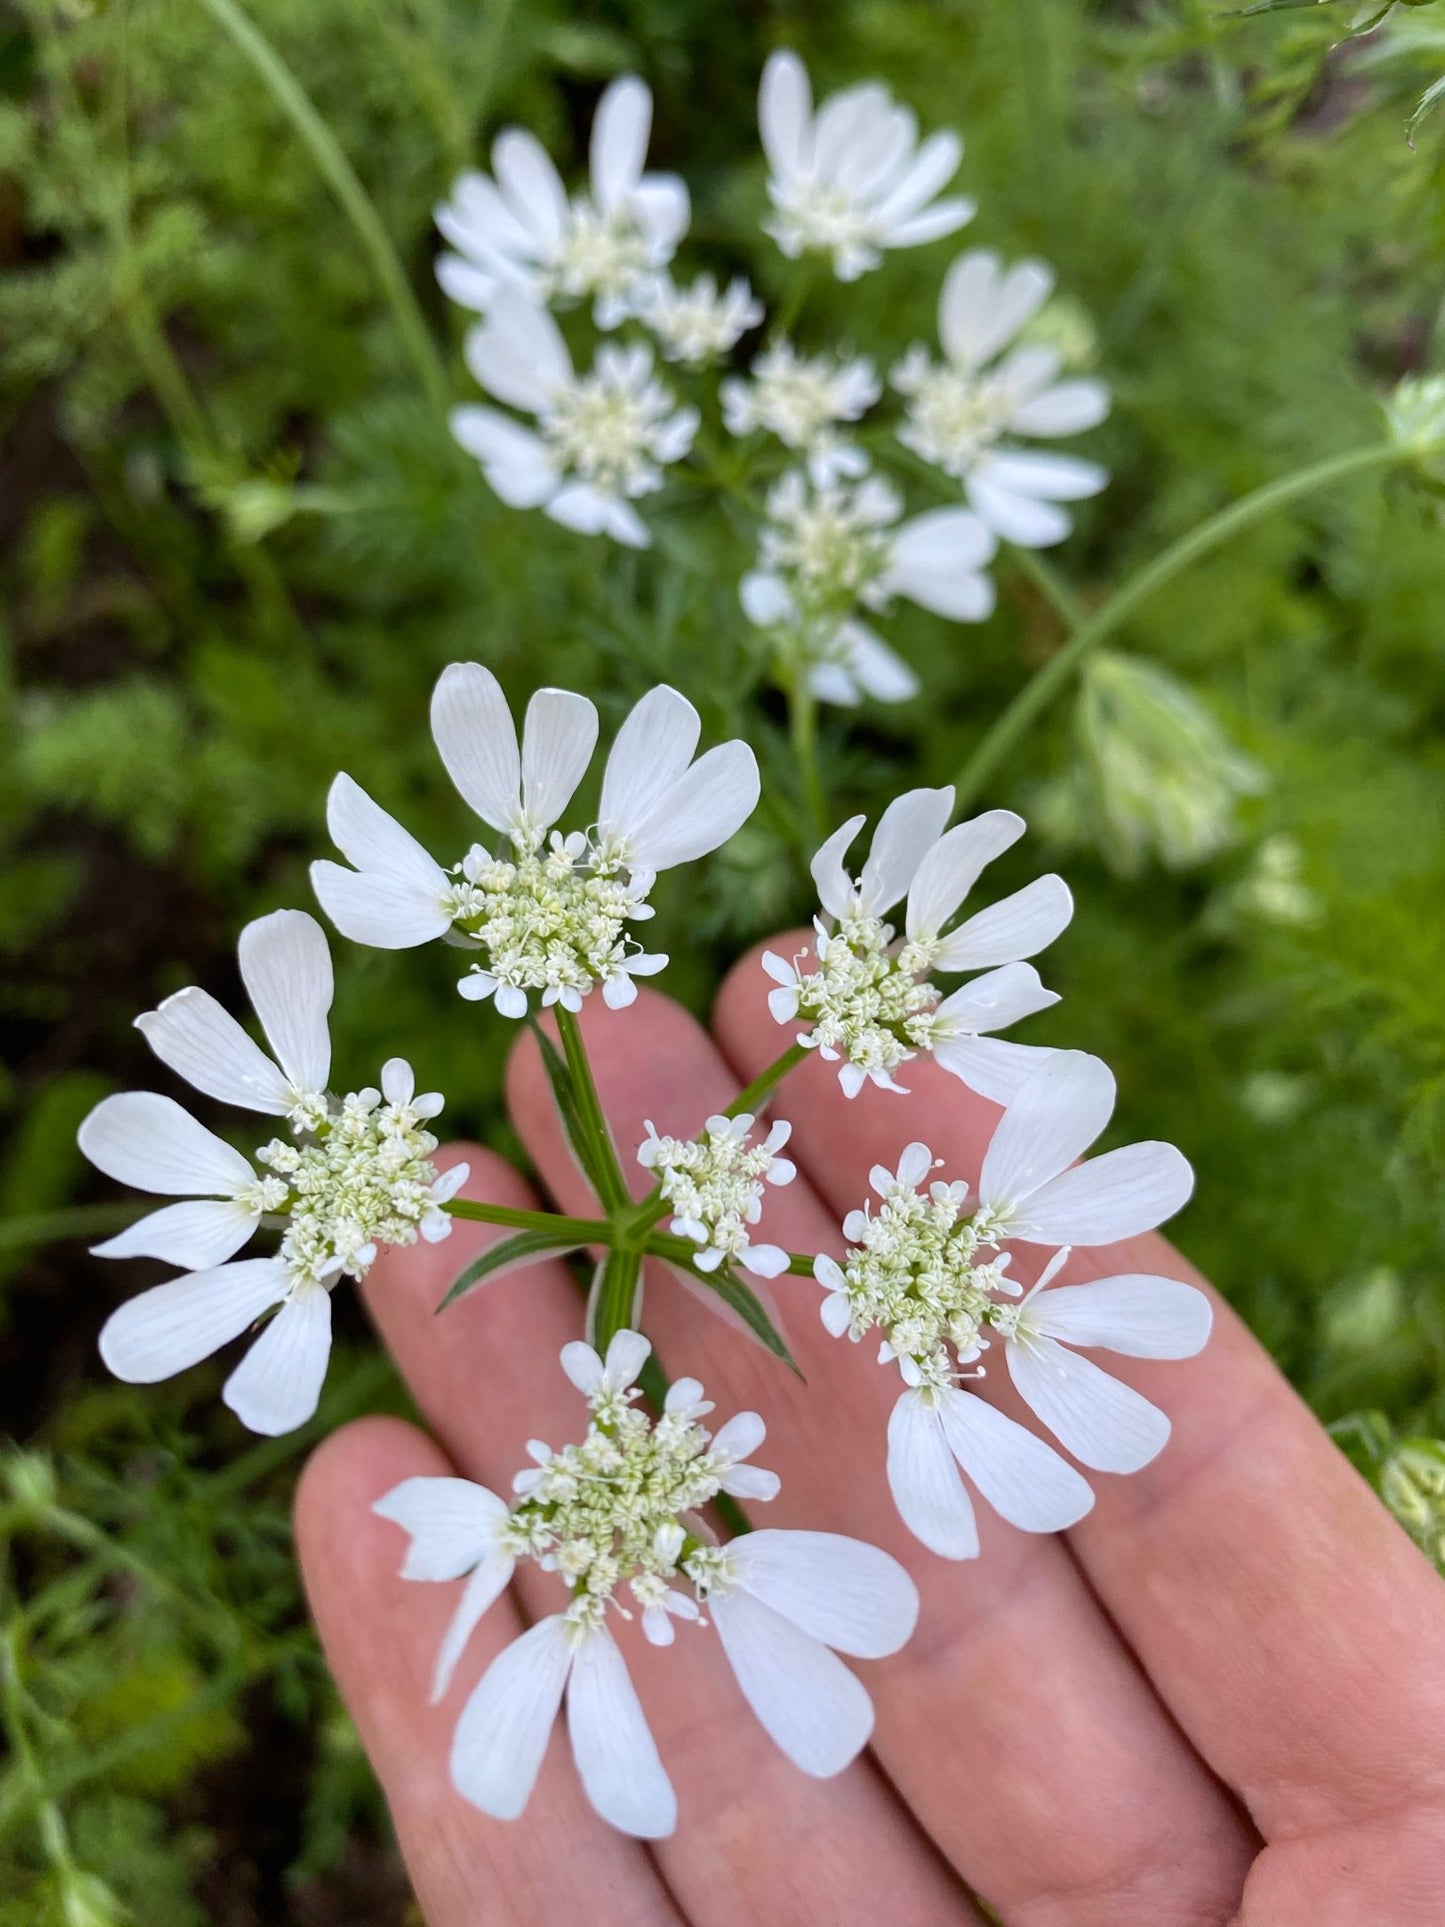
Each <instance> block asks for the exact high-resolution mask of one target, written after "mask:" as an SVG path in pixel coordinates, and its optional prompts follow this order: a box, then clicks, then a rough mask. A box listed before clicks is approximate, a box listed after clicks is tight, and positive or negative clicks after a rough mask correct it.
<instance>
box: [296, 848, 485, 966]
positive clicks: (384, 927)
mask: <svg viewBox="0 0 1445 1927" xmlns="http://www.w3.org/2000/svg"><path fill="white" fill-rule="evenodd" d="M311 888H312V889H313V890H314V891H315V892H316V901H317V902H318V903H319V904H320V905H321V908H322V909H323V910H324V911H325V912H326V914H327V916H328V917H330V919H331V921H332V922H333V923H334V924H335V925H336V928H337V929H338V930H339V931H340V932H341V934H342V936H343V937H349V938H350V939H351V941H352V942H353V943H364V944H369V945H370V946H371V948H372V949H374V950H411V949H414V948H415V947H416V945H417V944H420V943H431V942H432V941H433V940H434V939H435V938H437V937H439V936H441V935H442V933H443V932H444V931H446V930H449V929H450V928H451V924H452V913H451V911H450V910H447V909H445V908H443V907H442V905H440V904H439V903H438V902H437V901H436V899H435V897H434V896H432V895H430V894H429V893H427V892H425V891H422V890H418V889H417V888H416V886H415V885H414V884H411V883H408V882H406V881H405V879H404V878H401V877H396V876H387V875H384V874H383V873H382V872H380V871H376V870H365V871H356V870H348V869H347V868H346V867H345V865H344V864H341V863H329V862H327V861H326V860H325V859H324V858H323V859H322V860H321V861H320V862H317V863H313V864H312V866H311Z"/></svg>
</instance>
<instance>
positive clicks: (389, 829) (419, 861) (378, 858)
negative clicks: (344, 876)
mask: <svg viewBox="0 0 1445 1927" xmlns="http://www.w3.org/2000/svg"><path fill="white" fill-rule="evenodd" d="M326 827H327V829H328V830H329V831H330V832H331V840H332V842H333V843H334V844H335V845H336V847H337V849H338V850H340V852H341V854H342V855H343V856H344V857H345V858H346V860H347V862H348V863H350V864H351V865H353V867H354V868H356V869H358V870H365V871H370V872H372V873H374V874H376V875H378V876H384V877H390V878H393V879H395V880H396V881H397V882H398V883H406V884H409V885H410V886H411V888H412V889H413V890H415V891H416V892H417V894H418V896H420V897H424V898H427V899H428V900H429V901H431V902H435V901H436V900H437V899H438V898H439V897H441V896H443V895H445V893H446V891H447V889H448V888H449V885H448V882H447V874H446V871H445V870H443V868H442V866H441V865H440V864H439V863H437V862H435V861H434V860H433V858H432V857H431V856H430V855H428V853H427V851H426V850H424V849H423V848H422V846H421V844H420V843H418V842H417V840H416V838H415V837H414V836H413V835H412V833H411V831H410V830H405V829H403V828H402V826H401V824H400V823H398V822H397V820H396V818H395V817H394V816H391V815H389V814H388V813H387V811H385V810H384V809H382V808H381V807H380V805H379V804H377V803H374V802H373V801H372V799H371V798H370V797H369V796H368V795H367V793H366V791H365V790H364V789H363V788H362V787H361V785H360V784H359V783H354V782H353V781H352V780H351V778H350V777H349V776H347V775H345V774H344V773H343V774H342V775H340V776H338V777H337V778H336V780H335V781H334V782H333V783H332V785H331V788H330V790H329V792H328V793H327V797H326Z"/></svg>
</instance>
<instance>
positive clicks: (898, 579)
mask: <svg viewBox="0 0 1445 1927" xmlns="http://www.w3.org/2000/svg"><path fill="white" fill-rule="evenodd" d="M997 547H998V543H997V542H996V540H995V539H994V535H993V532H992V530H991V529H988V528H986V527H985V526H984V524H983V523H982V522H980V521H979V519H978V517H977V516H976V515H974V514H972V513H971V512H970V511H969V510H968V509H966V508H944V509H931V510H929V511H928V513H927V514H924V515H915V516H914V517H913V519H912V521H910V522H905V523H904V524H903V526H902V528H901V529H899V530H898V532H897V534H896V535H895V536H894V538H893V548H892V554H891V556H890V558H889V563H888V570H887V575H886V578H885V581H886V586H887V588H888V589H889V590H891V591H893V592H895V593H896V594H898V595H905V596H907V597H908V598H909V599H910V600H911V601H913V602H916V603H918V604H919V606H920V607H921V608H924V609H931V610H933V612H934V614H935V615H940V616H949V617H951V618H952V619H953V620H954V621H955V622H980V621H982V620H983V618H984V617H985V616H987V615H989V614H990V612H991V611H992V608H993V600H994V598H993V585H992V584H991V583H990V582H989V581H988V579H987V578H986V577H985V576H983V575H981V574H980V573H979V571H980V570H981V569H983V568H984V567H985V566H986V564H987V563H988V562H989V561H990V560H991V558H992V556H993V554H994V551H995V550H996V549H997Z"/></svg>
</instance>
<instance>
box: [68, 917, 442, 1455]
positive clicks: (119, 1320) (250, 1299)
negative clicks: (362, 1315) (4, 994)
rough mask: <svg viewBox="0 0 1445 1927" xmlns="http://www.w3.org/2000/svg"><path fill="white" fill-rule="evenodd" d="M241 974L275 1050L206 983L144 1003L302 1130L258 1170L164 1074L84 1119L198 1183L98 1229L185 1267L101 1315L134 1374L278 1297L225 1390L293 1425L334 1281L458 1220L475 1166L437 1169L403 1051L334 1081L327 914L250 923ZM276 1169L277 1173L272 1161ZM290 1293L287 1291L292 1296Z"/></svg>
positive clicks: (161, 1040) (192, 1072)
mask: <svg viewBox="0 0 1445 1927" xmlns="http://www.w3.org/2000/svg"><path fill="white" fill-rule="evenodd" d="M239 954H240V963H241V975H242V977H243V979H244V980H245V984H246V988H247V990H248V992H249V993H250V997H251V1002H252V1004H253V1005H254V1007H255V1010H256V1014H257V1016H258V1017H259V1018H260V1020H261V1026H262V1029H263V1030H264V1031H265V1033H266V1036H267V1038H268V1039H269V1041H270V1043H271V1047H272V1049H273V1050H274V1052H275V1058H274V1059H272V1058H270V1057H268V1056H267V1055H266V1053H265V1052H264V1051H263V1050H261V1049H260V1047H259V1046H258V1045H257V1044H255V1043H253V1042H252V1041H251V1039H250V1037H249V1036H248V1035H247V1034H246V1032H245V1031H244V1030H243V1029H242V1028H241V1026H240V1025H239V1024H238V1023H237V1022H236V1020H235V1019H234V1018H233V1017H231V1016H230V1015H229V1014H228V1013H227V1012H226V1011H225V1010H224V1009H223V1008H222V1007H221V1005H220V1004H218V1003H217V1002H216V1001H215V999H214V998H213V997H211V996H210V995H209V993H208V992H206V991H204V990H200V989H196V988H194V987H193V988H191V989H187V990H180V991H177V992H176V994H175V995H174V996H173V997H168V998H167V999H166V1001H165V1002H164V1003H163V1004H162V1005H161V1006H160V1008H159V1009H157V1010H153V1011H150V1012H148V1013H147V1014H146V1015H145V1016H143V1017H141V1018H139V1019H138V1020H137V1022H138V1025H139V1028H140V1030H141V1031H142V1032H143V1034H144V1036H145V1038H146V1041H147V1043H149V1045H150V1046H151V1048H152V1050H153V1051H154V1052H155V1054H156V1056H157V1057H159V1058H160V1060H161V1062H162V1063H164V1064H166V1065H168V1066H169V1067H170V1068H171V1069H172V1070H174V1071H176V1072H178V1073H179V1074H180V1075H181V1076H182V1077H184V1078H185V1079H186V1080H187V1082H189V1083H191V1084H193V1085H194V1086H195V1087H196V1088H197V1089H198V1090H200V1091H203V1092H205V1093H206V1095H208V1096H210V1097H217V1098H220V1099H222V1100H223V1101H224V1102H226V1103H231V1104H237V1105H240V1106H242V1107H243V1108H244V1109H246V1110H250V1111H260V1112H263V1113H268V1114H270V1115H272V1116H276V1117H283V1118H284V1119H285V1120H286V1123H287V1125H288V1127H289V1130H290V1135H289V1137H277V1138H273V1139H271V1141H270V1142H269V1143H267V1144H263V1145H262V1146H261V1147H260V1149H259V1150H258V1151H257V1152H256V1154H255V1155H256V1165H258V1166H260V1170H259V1171H258V1170H257V1169H256V1168H255V1167H254V1166H253V1165H251V1164H250V1163H249V1162H248V1161H247V1160H246V1159H245V1158H244V1157H242V1155H241V1154H240V1152H239V1151H236V1150H233V1149H232V1147H231V1146H230V1145H229V1144H227V1143H226V1142H225V1140H224V1139H222V1138H219V1137H217V1136H216V1135H215V1134H214V1133H213V1132H211V1131H208V1130H207V1129H206V1127H205V1126H204V1125H203V1124H199V1123H197V1122H196V1120H195V1119H194V1118H193V1117H191V1116H190V1115H189V1113H188V1112H186V1111H184V1110H183V1109H182V1108H181V1106H180V1105H179V1104H177V1103H176V1102H175V1101H174V1099H172V1098H169V1097H162V1096H159V1095H158V1094H156V1093H155V1092H150V1091H126V1092H122V1093H121V1094H119V1095H118V1096H115V1097H107V1098H104V1099H103V1100H102V1101H101V1102H100V1103H99V1104H98V1105H97V1106H96V1107H95V1109H94V1110H93V1111H92V1112H91V1113H90V1115H89V1116H88V1117H87V1118H86V1120H85V1122H84V1123H83V1124H82V1125H81V1128H80V1148H81V1150H82V1151H84V1153H85V1155H86V1156H87V1157H88V1158H89V1159H90V1161H91V1162H92V1163H93V1164H95V1165H96V1166H98V1167H99V1169H100V1170H102V1171H104V1172H105V1173H106V1174H107V1175H108V1176H109V1177H113V1178H117V1179H119V1180H120V1181H121V1182H122V1183H125V1184H133V1185H135V1186H136V1187H137V1188H138V1189H140V1190H143V1191H150V1192H158V1193H160V1194H161V1195H162V1196H165V1197H176V1198H184V1199H186V1200H188V1202H186V1203H183V1204H172V1205H166V1206H164V1207H163V1208H162V1209H161V1210H159V1211H153V1212H151V1213H150V1214H149V1215H148V1216H146V1217H144V1218H142V1219H140V1220H139V1222H138V1223H136V1224H133V1225H132V1226H130V1228H129V1229H128V1230H126V1231H122V1232H121V1233H120V1234H119V1236H118V1237H114V1238H111V1239H109V1240H108V1241H107V1242H106V1243H104V1244H102V1245H98V1246H97V1247H96V1250H97V1252H98V1253H99V1255H100V1256H102V1257H106V1258H137V1257H148V1258H161V1259H164V1260H165V1261H166V1262H167V1263H169V1264H176V1265H182V1266H184V1267H186V1272H185V1275H184V1276H183V1277H180V1278H175V1279H172V1280H171V1281H170V1282H169V1283H168V1284H163V1285H156V1286H154V1287H153V1288H152V1289H151V1290H149V1291H145V1292H142V1293H141V1294H140V1296H139V1297H138V1298H133V1299H132V1300H131V1301H130V1302H129V1303H128V1304H126V1305H123V1306H121V1308H120V1310H119V1311H117V1312H115V1313H114V1314H113V1315H112V1316H111V1317H110V1319H109V1320H108V1321H107V1323H106V1326H105V1329H104V1331H103V1332H102V1333H101V1339H100V1349H101V1355H102V1356H103V1357H104V1359H105V1362H106V1364H107V1365H108V1366H109V1367H110V1369H111V1370H112V1371H113V1372H114V1373H115V1374H116V1376H117V1377H119V1378H124V1379H129V1380H130V1381H131V1382H132V1383H136V1384H147V1385H148V1384H153V1383H154V1382H155V1381H156V1380H157V1379H162V1378H170V1377H171V1376H173V1374H175V1373H176V1372H180V1371H184V1370H185V1369H186V1368H187V1367H188V1366H190V1365H194V1364H196V1363H197V1362H198V1361H199V1360H200V1359H202V1358H208V1357H209V1356H210V1355H211V1353H212V1352H214V1351H217V1350H219V1348H220V1347H221V1346H222V1345H225V1344H228V1343H229V1342H230V1341H231V1340H232V1339H233V1338H237V1337H239V1336H240V1334H241V1333H242V1332H244V1331H245V1330H246V1329H247V1328H248V1327H249V1326H251V1325H252V1324H254V1323H255V1321H256V1320H257V1319H258V1318H260V1317H262V1316H263V1315H264V1314H267V1313H270V1312H272V1311H273V1310H274V1311H275V1316H274V1318H272V1320H271V1322H270V1323H269V1324H268V1325H267V1326H266V1328H265V1330H264V1331H263V1332H262V1334H261V1336H260V1338H259V1339H258V1340H257V1341H256V1343H255V1344H254V1345H253V1346H252V1347H251V1349H250V1351H249V1352H248V1353H247V1355H246V1357H245V1358H244V1359H243V1360H242V1362H241V1364H240V1365H239V1366H238V1367H237V1369H236V1370H235V1371H234V1372H233V1373H232V1374H231V1376H230V1378H229V1379H228V1380H227V1381H226V1388H225V1399H226V1403H227V1404H228V1405H229V1406H230V1407H231V1408H232V1410H233V1411H235V1413H236V1414H237V1416H238V1417H239V1418H240V1419H241V1421H242V1422H243V1424H246V1425H249V1426H250V1427H251V1429H252V1430H253V1431H256V1432H270V1433H279V1432H289V1431H290V1430H291V1429H292V1428H293V1427H294V1426H297V1425H300V1424H302V1423H304V1421H305V1420H306V1419H308V1418H309V1417H310V1416H311V1414H312V1412H313V1411H315V1409H316V1401H317V1399H318V1398H319V1396H320V1392H321V1382H322V1379H323V1378H324V1377H325V1374H326V1363H327V1359H328V1357H329V1354H330V1350H331V1300H330V1292H331V1290H332V1289H333V1287H334V1286H335V1285H336V1284H337V1283H338V1282H339V1281H340V1279H342V1278H343V1277H348V1278H362V1277H364V1276H365V1275H366V1273H367V1271H368V1270H369V1269H370V1267H371V1265H372V1264H373V1262H374V1261H375V1259H376V1255H377V1251H378V1248H379V1247H380V1246H381V1245H384V1244H385V1245H407V1244H412V1243H414V1242H415V1241H416V1239H417V1238H418V1236H420V1237H422V1238H425V1239H427V1240H429V1241H430V1242H433V1243H435V1242H437V1241H438V1240H440V1239H442V1238H445V1237H446V1236H447V1234H448V1233H449V1232H450V1230H451V1224H452V1221H451V1218H450V1217H449V1215H448V1214H447V1212H446V1210H445V1208H444V1207H445V1206H446V1204H447V1203H448V1201H449V1200H450V1199H451V1198H453V1197H455V1195H456V1193H457V1191H458V1189H459V1188H460V1187H461V1185H462V1184H463V1183H464V1182H465V1180H466V1176H467V1167H466V1166H465V1165H464V1164H460V1165H455V1166H453V1168H452V1169H451V1170H449V1171H447V1172H446V1173H445V1175H443V1176H440V1177H439V1176H438V1175H437V1171H436V1168H435V1166H434V1165H433V1164H432V1162H431V1157H432V1153H433V1152H434V1151H435V1150H436V1148H437V1140H436V1139H435V1138H434V1137H433V1136H432V1134H431V1132H430V1131H428V1130H427V1129H426V1128H425V1124H426V1122H427V1120H429V1119H430V1118H433V1117H435V1116H436V1114H437V1113H438V1111H440V1110H441V1108H442V1099H441V1097H440V1096H439V1095H438V1094H437V1093H436V1092H429V1093H426V1094H424V1095H422V1096H420V1097H419V1096H417V1095H416V1093H415V1084H414V1081H413V1078H412V1073H411V1069H410V1066H409V1065H407V1064H406V1063H404V1062H403V1060H402V1059H401V1058H399V1057H394V1058H392V1059H390V1061H389V1062H388V1063H387V1064H386V1065H385V1066H384V1067H383V1070H382V1074H381V1089H380V1090H379V1091H377V1090H370V1089H368V1090H362V1091H354V1092H351V1093H349V1094H348V1095H347V1096H345V1097H342V1098H336V1097H333V1096H331V1095H330V1093H329V1092H328V1091H327V1088H326V1083H327V1077H328V1075H329V1073H330V1067H331V1044H330V1038H329V1035H328V1030H327V1012H328V1011H329V1010H330V1007H331V997H332V974H331V958H330V954H329V953H328V951H327V948H326V939H325V938H324V937H323V935H322V934H321V930H320V927H319V925H317V924H316V923H315V922H314V921H313V919H312V918H310V917H308V916H306V915H305V914H304V913H303V912H301V911H299V910H278V911H276V912H275V913H274V914H273V915H272V916H269V917H262V918H260V919H259V921H257V922H255V923H251V924H248V925H247V926H246V928H245V929H244V930H243V931H242V932H241V941H240V946H239ZM263 1173H264V1175H263ZM262 1225H273V1226H275V1227H277V1228H279V1229H281V1231H282V1237H281V1241H280V1246H279V1249H278V1250H277V1252H276V1254H275V1256H274V1257H270V1258H248V1259H242V1260H240V1261H238V1262H235V1263H229V1262H227V1261H228V1260H230V1259H232V1258H234V1255H235V1253H236V1252H237V1251H239V1250H240V1249H241V1247H242V1246H243V1245H244V1244H246V1243H247V1242H248V1240H249V1239H250V1238H251V1236H252V1234H253V1233H254V1232H255V1231H256V1230H257V1229H258V1228H259V1227H260V1226H262ZM278 1307H279V1309H276V1308H278Z"/></svg>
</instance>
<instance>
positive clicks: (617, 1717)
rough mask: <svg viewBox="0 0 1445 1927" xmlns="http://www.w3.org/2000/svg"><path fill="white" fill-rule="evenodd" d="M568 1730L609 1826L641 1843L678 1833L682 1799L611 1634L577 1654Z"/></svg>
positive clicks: (590, 1640) (601, 1634)
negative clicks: (670, 1777) (661, 1756)
mask: <svg viewBox="0 0 1445 1927" xmlns="http://www.w3.org/2000/svg"><path fill="white" fill-rule="evenodd" d="M567 1730H568V1733H569V1734H570V1736H571V1740H572V1758H573V1759H574V1760H575V1762H576V1764H577V1773H578V1777H579V1778H580V1779H581V1781H582V1785H583V1787H584V1789H585V1790H586V1794H587V1798H588V1799H589V1800H590V1801H591V1802H592V1804H593V1806H594V1807H595V1808H596V1809H597V1811H598V1812H599V1813H600V1814H601V1815H602V1818H603V1819H604V1820H606V1821H607V1822H608V1823H609V1824H610V1825H612V1826H614V1827H618V1828H620V1829H621V1831H622V1832H623V1833H630V1834H632V1835H634V1837H636V1838H637V1839H640V1840H662V1839H665V1838H666V1836H667V1835H668V1834H670V1833H671V1832H672V1830H673V1828H674V1827H675V1826H676V1825H677V1796H676V1795H675V1794H674V1792H673V1790H672V1782H671V1781H670V1780H669V1779H668V1777H667V1773H666V1771H665V1769H664V1767H663V1764H662V1761H661V1760H660V1759H659V1758H658V1755H657V1743H656V1741H655V1740H654V1739H653V1737H652V1733H651V1730H650V1729H649V1727H648V1724H647V1718H646V1715H645V1714H644V1713H643V1710H642V1702H641V1701H640V1700H639V1699H638V1697H637V1690H636V1688H635V1687H634V1686H633V1684H632V1681H631V1679H630V1678H629V1676H628V1672H627V1666H626V1663H625V1662H624V1660H623V1657H622V1655H621V1653H620V1652H618V1650H617V1645H616V1642H615V1641H614V1640H613V1637H612V1635H611V1633H609V1632H608V1631H607V1628H606V1627H605V1626H599V1627H598V1628H597V1630H596V1631H595V1632H593V1633H591V1634H589V1636H588V1637H587V1638H586V1639H584V1640H582V1641H581V1642H580V1644H579V1645H578V1647H577V1652H576V1656H575V1658H574V1659H573V1661H572V1675H571V1678H570V1679H569V1680H568V1682H567Z"/></svg>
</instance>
